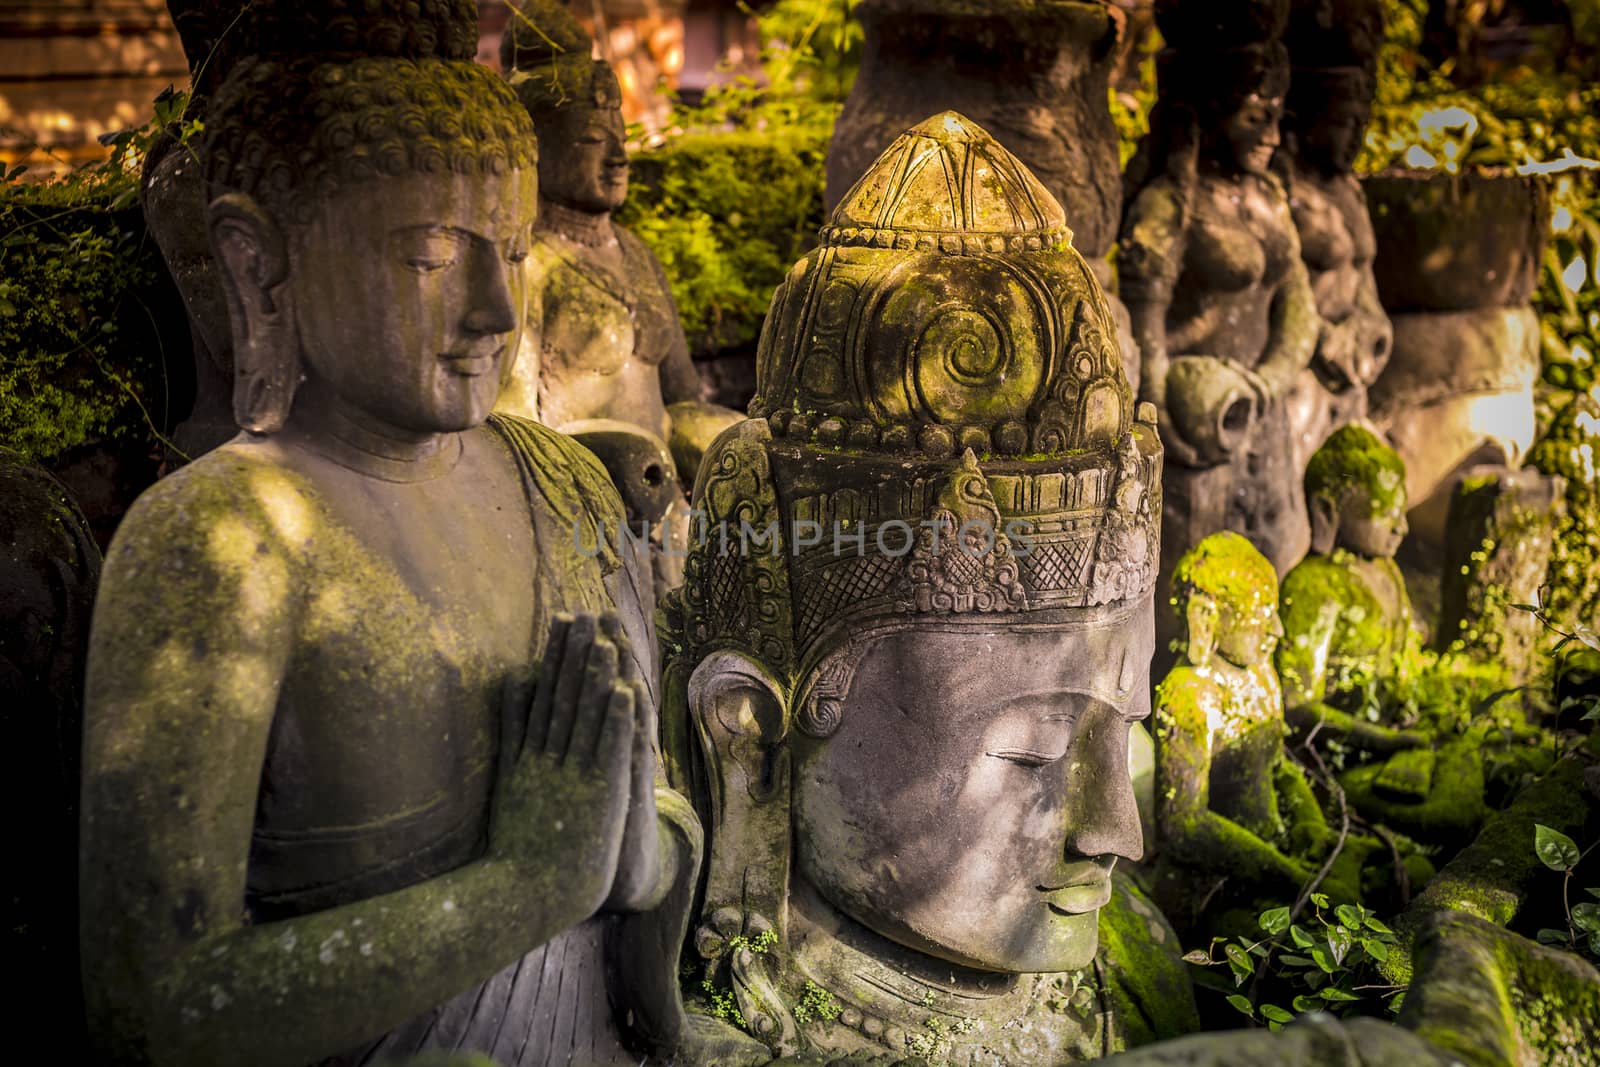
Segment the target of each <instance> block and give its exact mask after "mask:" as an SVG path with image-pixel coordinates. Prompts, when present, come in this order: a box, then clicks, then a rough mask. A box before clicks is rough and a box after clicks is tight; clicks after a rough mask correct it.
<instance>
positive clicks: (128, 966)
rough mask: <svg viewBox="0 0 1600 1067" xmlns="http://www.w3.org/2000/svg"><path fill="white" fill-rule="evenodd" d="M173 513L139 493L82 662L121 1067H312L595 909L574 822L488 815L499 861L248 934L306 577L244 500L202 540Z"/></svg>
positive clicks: (537, 813) (97, 953)
mask: <svg viewBox="0 0 1600 1067" xmlns="http://www.w3.org/2000/svg"><path fill="white" fill-rule="evenodd" d="M174 495H175V494H163V493H160V492H152V493H151V494H147V496H146V498H145V499H143V500H141V501H140V506H139V507H136V508H135V509H134V511H133V512H132V513H131V514H130V515H129V516H128V518H127V520H126V521H125V523H124V527H123V530H122V531H120V532H119V534H118V539H117V543H116V545H115V546H114V547H113V549H112V552H111V558H110V559H109V560H108V562H107V566H106V571H105V581H104V582H103V584H102V586H101V591H100V597H101V599H100V602H99V604H98V605H97V606H96V619H95V626H94V633H93V638H92V648H91V653H90V666H89V678H88V693H87V702H86V706H87V712H86V722H85V743H84V766H83V781H84V784H83V833H82V845H81V857H82V862H81V875H82V883H81V884H82V896H81V912H80V914H81V921H82V944H83V959H84V972H85V986H86V992H87V995H88V1003H89V1010H90V1013H91V1018H92V1019H93V1021H94V1024H95V1028H96V1030H97V1036H98V1038H99V1040H100V1042H101V1044H102V1045H103V1046H105V1047H106V1049H107V1051H108V1052H109V1053H111V1054H112V1055H113V1057H114V1059H115V1060H116V1061H118V1062H152V1063H162V1064H169V1063H170V1064H205V1065H211V1064H224V1063H225V1064H229V1065H241V1064H284V1065H289V1064H296V1065H298V1064H304V1063H306V1062H309V1061H312V1060H315V1059H318V1058H320V1057H322V1056H325V1055H329V1054H332V1053H334V1052H338V1051H341V1050H344V1049H347V1048H350V1047H352V1046H356V1045H359V1044H360V1043H361V1042H363V1041H365V1040H370V1039H372V1038H374V1037H376V1036H378V1035H380V1034H381V1033H383V1032H384V1031H385V1030H387V1029H389V1028H391V1027H392V1026H394V1025H397V1024H399V1023H401V1022H403V1021H405V1020H406V1019H408V1018H411V1017H413V1016H415V1015H418V1014H420V1013H422V1012H425V1011H428V1010H430V1009H432V1008H434V1007H436V1006H437V1005H438V1004H440V1003H442V1002H444V1001H445V1000H447V999H448V998H450V997H451V996H454V995H455V994H457V993H460V992H461V991H462V990H464V989H467V988H470V987H471V986H472V984H473V983H474V982H477V981H479V980H481V979H484V978H486V977H488V976H489V975H490V974H492V973H494V971H496V970H497V969H499V968H500V967H503V966H505V965H506V964H508V963H510V962H511V961H512V960H514V959H515V958H517V956H518V955H519V954H521V953H522V952H525V951H527V950H528V949H530V948H532V947H533V946H535V945H537V944H540V943H541V942H543V941H545V940H547V939H548V938H549V937H551V936H552V935H554V934H555V933H557V932H559V931H560V930H562V929H564V928H566V927H568V926H571V925H572V924H573V923H575V922H577V921H579V920H581V919H583V918H584V917H585V916H587V915H588V914H590V913H592V912H593V911H594V910H595V908H596V907H598V905H599V903H600V899H601V897H602V896H603V895H604V891H605V886H606V884H607V883H608V882H609V879H610V872H609V871H592V870H591V869H590V868H592V867H594V866H595V864H593V863H588V862H585V861H584V860H583V859H582V858H581V857H582V855H583V853H584V850H585V849H588V850H591V851H592V850H594V849H595V848H596V847H599V846H597V844H596V842H591V841H586V840H584V839H583V836H582V834H583V830H582V829H581V828H580V826H579V825H578V824H577V823H574V824H572V826H571V828H570V829H569V831H568V832H567V833H566V834H555V833H551V831H550V829H549V827H550V826H551V825H552V824H554V820H556V819H559V818H562V817H569V818H570V817H571V815H570V813H569V807H570V805H561V806H560V810H554V809H555V808H556V805H554V804H550V803H546V804H545V807H546V808H549V809H551V810H540V807H539V805H538V804H537V803H530V802H528V801H527V799H526V798H524V799H523V800H522V802H521V805H520V807H517V808H515V809H513V808H512V805H511V801H510V800H509V799H508V800H506V801H504V802H503V803H502V805H501V807H502V810H501V811H500V812H499V813H497V819H496V823H497V831H496V833H497V837H496V842H497V843H492V844H491V856H494V857H496V858H490V859H485V860H481V861H478V862H475V863H472V864H470V865H468V866H465V867H462V868H460V869H458V870H456V871H453V872H451V873H449V874H447V875H444V876H442V877H439V878H435V879H433V880H431V881H428V882H424V883H421V884H418V885H415V886H412V887H409V888H407V889H404V890H400V891H398V892H394V893H390V894H386V895H384V896H380V897H375V898H373V899H370V900H365V901H361V902H359V903H354V904H350V905H346V906H343V907H339V908H334V909H330V910H327V911H321V912H316V913H312V914H309V915H305V916H302V917H299V918H295V919H289V920H284V921H280V922H274V923H268V924H263V925H249V924H248V923H247V921H246V918H245V877H246V867H247V864H248V860H249V847H250V839H251V830H252V825H253V822H254V818H255V811H256V804H257V792H258V789H259V785H260V777H261V771H262V766H263V762H264V758H265V754H266V750H267V743H268V736H269V732H270V729H271V726H272V720H273V711H274V704H275V702H276V696H277V690H278V686H279V684H280V681H281V679H282V678H283V676H284V673H285V671H286V669H287V665H288V658H289V650H290V648H291V640H290V637H291V632H292V630H293V629H294V628H295V627H296V626H297V625H298V621H299V620H298V618H297V616H298V614H299V612H298V600H299V597H300V593H299V591H298V588H297V586H298V579H297V576H296V574H295V569H296V563H295V560H294V558H293V550H292V549H291V548H290V547H289V546H287V545H286V544H285V543H284V542H283V541H281V540H280V539H279V538H278V537H277V534H276V530H275V527H274V526H273V525H272V524H271V523H270V522H269V521H267V519H266V517H265V516H264V515H263V514H262V513H261V512H260V510H259V509H257V508H255V507H254V504H253V502H252V501H249V500H224V501H222V502H221V507H219V508H218V509H217V510H215V511H211V512H210V514H212V515H218V514H220V515H223V516H225V519H223V520H221V521H218V520H216V519H213V520H211V521H210V522H207V521H205V518H204V516H205V515H206V514H207V512H206V511H205V510H202V509H197V508H195V507H194V506H193V505H194V503H195V501H194V500H193V499H190V500H177V499H173V497H174ZM185 505H188V506H185ZM197 515H199V516H201V518H200V519H198V520H197V518H196V516H197ZM384 710H388V711H393V712H398V711H401V710H403V709H384ZM579 718H580V719H581V718H582V716H579ZM625 758H626V757H625V756H624V760H625ZM519 770H520V767H519ZM541 770H544V768H541ZM554 770H555V771H556V772H558V773H557V774H556V775H555V777H556V778H561V775H562V774H563V773H564V772H565V771H566V770H567V768H566V767H564V766H561V765H559V764H557V765H555V767H554ZM515 773H516V772H513V774H515ZM622 773H625V771H623V772H622ZM569 777H571V776H569ZM600 786H601V788H600V789H599V790H598V791H597V790H596V786H595V782H594V781H593V779H592V776H581V775H580V776H577V777H576V778H573V779H572V780H571V781H566V780H562V781H555V780H551V781H550V782H549V784H547V785H546V786H545V793H548V792H549V790H550V789H552V788H555V787H560V788H564V789H576V790H577V793H576V794H575V796H576V797H578V798H588V802H589V803H592V804H594V805H596V806H597V807H603V806H604V804H605V797H604V795H603V793H604V782H603V781H602V782H601V783H600ZM507 792H508V793H509V794H516V790H515V789H508V790H507ZM525 792H531V790H525ZM541 795H542V794H541ZM508 812H510V813H511V814H507V813H508ZM502 817H503V818H504V821H512V820H513V819H514V820H515V821H517V822H522V821H526V822H527V823H528V829H527V830H526V831H525V832H521V833H520V838H521V839H520V840H516V841H512V842H510V844H509V845H507V843H506V841H505V839H506V838H507V837H508V836H509V835H507V834H504V833H501V832H500V831H499V829H498V827H499V825H500V823H501V822H502ZM617 824H618V830H619V831H620V813H619V815H618V818H617ZM601 844H603V843H601ZM540 849H543V850H544V851H545V852H546V853H547V855H546V856H544V859H545V861H546V862H544V863H543V864H541V863H540V862H539V856H538V853H539V850H540ZM601 851H603V848H602V849H601ZM610 858H611V860H612V862H613V863H614V862H615V852H614V851H613V852H612V853H611V854H610ZM586 879H587V881H586ZM589 883H592V884H589Z"/></svg>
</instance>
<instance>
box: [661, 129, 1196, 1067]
mask: <svg viewBox="0 0 1600 1067" xmlns="http://www.w3.org/2000/svg"><path fill="white" fill-rule="evenodd" d="M1114 336H1115V335H1114V333H1113V332H1112V328H1111V322H1110V319H1109V313H1108V311H1107V307H1106V303H1105V301H1104V298H1103V294H1102V291H1101V289H1100V286H1099V283H1098V282H1097V281H1096V280H1095V278H1094V276H1093V274H1092V272H1091V271H1090V270H1089V268H1088V267H1087V265H1086V264H1085V262H1084V260H1083V259H1082V257H1081V256H1079V255H1078V254H1077V252H1075V251H1074V250H1073V249H1072V245H1071V238H1070V233H1069V231H1068V229H1067V226H1066V220H1065V218H1064V217H1063V214H1062V212H1061V209H1060V208H1059V206H1058V205H1057V204H1056V201H1055V199H1054V198H1053V197H1052V196H1051V195H1050V194H1049V193H1048V192H1046V191H1045V189H1044V188H1043V187H1042V186H1041V185H1040V184H1039V182H1038V181H1037V180H1036V179H1035V178H1034V177H1033V175H1032V174H1031V173H1029V171H1028V170H1027V169H1026V168H1025V167H1023V166H1022V165H1021V164H1020V163H1018V161H1017V160H1016V159H1015V158H1014V157H1013V156H1012V155H1011V154H1010V153H1009V152H1007V151H1006V150H1005V149H1004V148H1002V147H1001V146H1000V145H999V144H998V143H997V142H996V141H994V139H993V138H991V137H990V136H989V135H988V134H987V133H986V132H985V131H984V130H982V129H981V128H979V127H978V126H976V125H975V124H973V123H971V122H970V121H968V120H967V119H965V118H963V117H962V116H960V115H958V114H956V113H954V112H945V113H943V114H940V115H937V116H934V117H933V118H930V119H928V120H926V121H924V122H923V123H921V124H920V125H918V126H916V127H915V128H913V129H911V130H910V131H908V132H907V133H905V134H903V135H902V136H901V137H900V138H898V139H897V140H896V141H895V142H894V143H893V144H892V145H891V146H890V147H889V148H888V149H887V150H886V151H885V152H884V154H883V155H882V156H881V157H880V158H879V159H878V161H877V163H876V164H875V165H874V166H873V167H872V168H871V169H870V170H868V172H867V173H866V174H865V175H864V176H863V177H862V178H861V180H860V181H859V182H858V183H857V184H856V186H855V187H854V188H853V189H852V190H851V192H850V193H849V195H847V196H845V197H844V198H843V199H842V200H841V202H840V204H839V206H838V208H837V209H836V210H835V211H834V213H833V215H832V217H831V221H830V222H829V224H828V225H827V226H826V227H824V229H823V230H822V245H821V247H819V248H818V249H816V250H815V251H814V252H812V253H810V254H809V255H807V256H806V257H805V258H804V259H802V260H801V261H800V262H799V263H797V264H796V265H795V266H794V267H793V269H792V270H791V271H790V273H789V275H788V277H787V279H786V281H785V282H784V283H783V285H782V286H780V288H779V290H778V293H777V295H776V296H775V298H774V301H773V305H772V312H771V314H770V315H769V317H768V319H767V324H766V326H765V328H764V330H763V332H762V337H761V343H760V348H759V353H758V357H757V382H758V393H757V398H756V400H755V402H754V403H753V405H752V409H751V410H752V418H751V419H750V420H749V421H747V422H744V423H741V424H739V425H737V426H735V427H733V428H732V429H729V430H727V431H726V432H724V433H723V435H722V436H721V437H720V438H719V439H718V440H717V442H716V443H715V445H714V446H713V448H712V450H711V451H710V452H709V453H708V454H707V456H706V459H705V461H704V463H703V464H702V466H701V469H700V475H699V478H698V480H697V482H696V485H695V494H694V502H695V506H696V508H697V509H700V510H701V511H702V512H703V513H704V516H705V522H706V525H705V527H704V531H703V534H702V536H701V537H700V538H699V539H698V541H697V542H696V544H695V545H694V547H693V548H692V550H691V553H690V557H689V562H688V567H687V577H686V581H685V585H684V588H683V590H682V593H681V598H679V599H678V600H677V601H676V603H675V606H674V608H673V611H672V613H673V614H675V616H676V623H677V627H678V632H677V635H676V640H675V642H674V643H675V644H676V645H677V647H678V648H679V654H678V655H677V656H676V658H675V660H674V662H673V664H672V665H671V667H670V668H669V670H668V673H667V679H666V681H665V683H664V686H665V688H666V689H667V690H668V692H669V694H671V695H669V697H668V699H669V700H672V699H676V700H680V701H681V702H682V703H681V705H676V710H675V711H674V712H673V713H672V714H669V715H666V716H664V719H665V720H666V722H665V726H666V735H667V737H668V742H667V744H666V747H667V748H668V750H669V753H670V752H671V751H672V750H674V749H675V748H677V749H678V754H677V755H676V757H674V758H673V760H672V761H673V763H674V765H675V766H677V767H679V768H681V770H680V773H681V774H683V775H684V776H685V777H686V778H687V779H688V780H689V781H691V782H693V783H695V784H696V789H697V792H698V794H699V796H700V798H701V802H703V804H704V805H705V810H706V812H707V816H708V818H709V824H708V826H709V830H710V838H711V845H710V847H709V860H708V869H707V874H706V885H705V899H704V905H703V914H702V918H701V925H700V927H699V929H698V932H697V934H696V945H697V947H698V949H699V951H700V954H701V955H702V957H703V958H704V959H705V960H706V970H705V973H704V976H703V986H702V988H703V989H704V990H705V991H706V993H707V997H708V1001H709V1003H708V1007H709V1008H710V1009H711V1010H713V1011H715V1012H718V1013H720V1014H723V1015H732V1016H737V1017H738V1018H740V1019H742V1020H743V1022H744V1024H745V1025H746V1026H747V1027H748V1029H749V1030H750V1032H752V1033H754V1034H755V1035H756V1036H758V1037H761V1038H762V1039H763V1040H764V1041H766V1042H767V1044H768V1045H769V1046H771V1047H772V1048H773V1049H774V1050H776V1051H780V1052H784V1053H788V1054H794V1053H797V1052H803V1053H805V1054H806V1055H808V1056H822V1057H824V1058H826V1057H835V1056H845V1055H851V1054H860V1055H863V1056H866V1055H870V1054H871V1053H873V1052H876V1053H877V1054H879V1055H889V1056H891V1057H892V1056H894V1055H899V1056H908V1055H913V1054H914V1055H918V1056H921V1057H924V1058H926V1059H927V1060H929V1061H932V1062H937V1063H980V1062H982V1063H989V1062H1004V1063H1011V1064H1018V1065H1023V1064H1056V1063H1062V1062H1069V1061H1077V1060H1083V1059H1088V1058H1093V1057H1097V1056H1100V1055H1103V1054H1105V1053H1106V1052H1108V1051H1111V1050H1114V1049H1116V1048H1118V1047H1121V1046H1122V1045H1123V1044H1126V1043H1137V1042H1139V1041H1145V1040H1150V1039H1153V1038H1154V1037H1156V1036H1164V1035H1166V1034H1169V1033H1174V1032H1181V1031H1182V1029H1183V1028H1184V1027H1185V1026H1192V1025H1194V1023H1193V1016H1192V1011H1193V1009H1192V1000H1191V999H1190V997H1191V994H1190V992H1189V990H1188V986H1187V979H1186V978H1185V976H1184V975H1183V973H1182V969H1181V966H1174V960H1175V958H1176V954H1175V950H1176V938H1175V937H1174V935H1173V934H1172V932H1171V930H1170V928H1169V927H1168V926H1167V925H1166V923H1165V922H1164V921H1163V920H1162V919H1161V917H1160V915H1159V913H1158V912H1157V911H1156V910H1155V909H1154V908H1153V907H1151V906H1150V905H1149V903H1148V902H1147V901H1146V900H1145V898H1144V897H1143V896H1142V894H1141V893H1140V892H1139V891H1138V890H1137V888H1136V887H1134V886H1133V885H1132V883H1131V882H1129V881H1127V880H1126V879H1125V878H1124V877H1123V876H1122V875H1121V874H1120V873H1119V872H1118V871H1117V863H1118V860H1119V859H1125V860H1133V859H1137V858H1138V857H1139V856H1140V854H1141V849H1142V841H1141V835H1140V829H1139V820H1138V815H1137V812H1136V810H1135V807H1134V794H1133V791H1132V787H1131V783H1130V781H1129V773H1128V740H1129V731H1130V728H1131V727H1132V726H1133V724H1134V723H1136V722H1137V721H1139V720H1140V719H1142V718H1144V717H1145V716H1146V715H1147V714H1148V711H1149V695H1148V694H1149V687H1148V671H1149V662H1150V656H1151V650H1152V643H1153V640H1154V633H1153V629H1152V626H1153V621H1152V614H1153V599H1152V597H1153V587H1154V581H1155V560H1156V544H1155V541H1156V537H1157V525H1156V524H1157V515H1158V513H1159V508H1160V486H1161V469H1160V464H1161V450H1160V445H1159V443H1158V441H1157V438H1156V434H1155V427H1154V423H1153V417H1152V416H1153V413H1152V412H1150V410H1149V409H1148V408H1145V409H1143V410H1142V411H1141V412H1140V417H1138V418H1136V417H1135V411H1134V404H1133V398H1132V396H1131V393H1130V391H1129V389H1128V386H1127V382H1126V379H1125V377H1124V375H1123V372H1122V368H1121V362H1120V356H1119V353H1118V351H1117V347H1116V344H1115V341H1114ZM680 746H681V747H680ZM1113 917H1114V918H1113ZM1102 930H1104V931H1106V933H1105V936H1106V938H1107V940H1108V941H1110V940H1112V939H1115V940H1116V942H1117V944H1118V945H1119V946H1125V950H1121V951H1117V952H1112V953H1106V954H1099V955H1097V946H1098V945H1099V944H1100V942H1101V938H1102ZM1141 983H1142V984H1141ZM1136 986H1137V987H1138V989H1139V990H1141V992H1135V987H1136ZM1163 1013H1165V1014H1163Z"/></svg>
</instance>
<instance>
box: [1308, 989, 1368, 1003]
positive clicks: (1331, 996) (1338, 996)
mask: <svg viewBox="0 0 1600 1067" xmlns="http://www.w3.org/2000/svg"><path fill="white" fill-rule="evenodd" d="M1317 996H1319V997H1321V998H1322V999H1323V1000H1325V1001H1327V1002H1328V1003H1330V1004H1347V1003H1349V1002H1351V1001H1355V1000H1360V999H1361V998H1360V997H1358V996H1356V995H1355V994H1354V993H1346V992H1345V991H1344V990H1342V989H1335V988H1334V987H1333V986H1329V987H1328V988H1327V989H1324V990H1322V991H1321V992H1319V993H1318V994H1317Z"/></svg>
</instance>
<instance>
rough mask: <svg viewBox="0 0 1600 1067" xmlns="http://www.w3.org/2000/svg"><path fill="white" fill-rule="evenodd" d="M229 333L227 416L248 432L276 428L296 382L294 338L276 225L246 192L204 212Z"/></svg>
mask: <svg viewBox="0 0 1600 1067" xmlns="http://www.w3.org/2000/svg"><path fill="white" fill-rule="evenodd" d="M207 221H208V225H209V228H210V231H211V247H212V250H213V251H214V252H215V254H216V257H217V263H218V264H219V266H220V267H221V268H222V284H223V289H224V291H225V292H226V293H227V295H228V320H229V325H230V328H231V331H232V333H233V366H234V379H233V417H234V421H235V422H237V423H238V424H239V427H240V428H241V429H244V430H248V431H249V432H251V433H258V434H269V433H276V432H277V431H278V430H280V429H282V428H283V424H284V422H285V421H287V420H288V418H289V408H290V406H291V405H292V404H293V403H294V391H295V388H296V387H297V386H298V385H299V384H300V354H299V342H298V340H297V337H296V334H295V327H294V315H293V312H292V309H291V308H290V307H289V306H288V300H287V287H286V286H285V285H284V284H283V283H284V281H285V279H286V278H287V277H288V273H289V262H288V249H287V247H286V244H285V242H284V236H283V231H282V230H281V229H280V228H279V227H278V225H277V223H276V222H274V221H273V220H272V219H271V218H270V217H268V216H267V214H266V213H265V212H263V211H262V210H261V208H260V206H259V205H258V204H257V203H256V202H255V201H254V200H253V199H252V198H250V197H248V196H245V195H243V194H240V193H229V194H227V195H226V196H222V197H218V198H217V199H216V200H214V201H213V202H212V203H211V206H210V208H209V209H208V211H207Z"/></svg>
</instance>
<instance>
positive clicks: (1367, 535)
mask: <svg viewBox="0 0 1600 1067" xmlns="http://www.w3.org/2000/svg"><path fill="white" fill-rule="evenodd" d="M1343 503H1344V506H1343V507H1341V508H1340V509H1339V539H1338V543H1339V546H1340V547H1341V548H1345V549H1348V550H1349V551H1351V552H1354V553H1355V554H1356V555H1358V556H1366V557H1367V558H1369V559H1386V558H1388V557H1391V556H1393V555H1394V554H1395V553H1396V552H1398V551H1399V550H1400V542H1401V541H1403V540H1405V536H1406V532H1407V530H1409V529H1410V527H1409V525H1408V524H1407V522H1406V497H1405V493H1404V492H1399V493H1389V494H1386V495H1384V496H1379V495H1377V494H1375V493H1373V492H1372V491H1371V490H1369V489H1364V488H1358V489H1352V490H1350V491H1349V492H1348V493H1346V494H1345V499H1344V502H1343Z"/></svg>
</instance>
